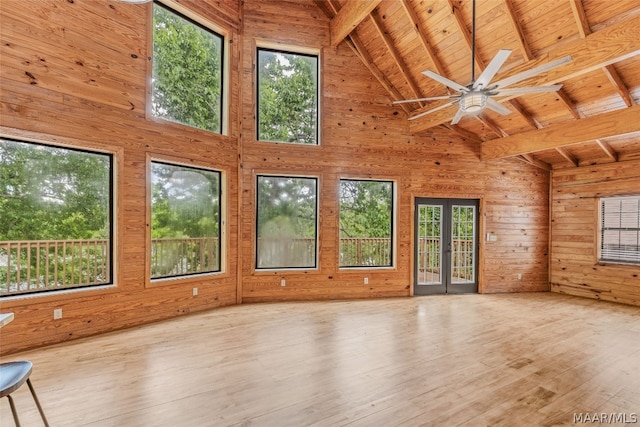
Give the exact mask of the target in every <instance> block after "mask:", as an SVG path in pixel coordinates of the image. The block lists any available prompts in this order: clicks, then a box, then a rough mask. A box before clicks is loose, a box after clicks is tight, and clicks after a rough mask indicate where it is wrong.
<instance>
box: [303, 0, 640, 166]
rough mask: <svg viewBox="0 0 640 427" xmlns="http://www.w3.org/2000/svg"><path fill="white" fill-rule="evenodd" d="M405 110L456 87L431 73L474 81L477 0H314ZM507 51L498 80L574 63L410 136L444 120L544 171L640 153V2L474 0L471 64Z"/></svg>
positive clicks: (480, 65) (434, 117)
mask: <svg viewBox="0 0 640 427" xmlns="http://www.w3.org/2000/svg"><path fill="white" fill-rule="evenodd" d="M315 2H316V4H317V5H318V7H319V8H321V9H322V10H323V12H324V13H325V14H326V15H327V17H328V18H329V19H330V20H331V36H332V44H333V45H334V46H337V45H339V44H340V43H347V44H348V45H349V46H350V47H351V49H353V51H354V52H355V53H356V54H357V55H358V57H359V58H360V59H361V60H362V62H363V63H364V64H365V66H366V67H367V68H368V69H369V70H370V71H371V73H372V74H373V75H374V76H375V77H376V78H377V79H378V81H379V82H380V84H381V85H382V86H383V87H384V88H385V89H386V90H387V91H388V93H389V98H390V107H389V108H393V109H398V110H400V111H402V110H404V113H406V115H407V118H409V117H412V116H416V115H418V114H420V113H421V112H424V111H427V110H429V109H432V108H435V107H437V106H438V105H440V103H445V102H447V101H431V102H420V103H419V102H416V103H409V104H391V101H395V100H404V99H414V98H423V97H430V96H442V95H448V94H450V92H449V89H448V88H446V87H445V86H444V85H442V84H440V83H438V82H435V81H433V80H431V79H430V78H428V77H426V76H424V75H423V74H422V71H424V70H432V71H434V72H436V73H438V74H441V75H443V76H446V77H448V78H449V79H451V80H453V81H456V82H459V83H461V84H463V85H466V84H467V83H468V82H469V80H470V79H471V45H472V37H471V28H472V2H471V0H315ZM500 49H511V50H512V54H511V56H510V57H509V59H508V60H507V62H506V63H505V64H504V65H503V67H502V68H501V70H500V72H499V73H498V74H497V76H496V77H495V79H494V81H495V80H498V79H502V78H505V77H508V76H510V75H513V74H515V73H518V72H521V71H524V70H528V69H530V68H533V67H535V66H538V65H541V64H545V63H547V62H549V61H551V60H553V59H557V58H560V57H562V56H565V55H571V56H572V57H573V61H572V62H571V63H569V64H566V65H563V66H561V67H559V68H556V69H554V70H552V71H549V72H548V73H545V74H540V75H537V76H534V77H532V78H529V79H527V80H525V81H523V82H521V83H518V84H516V85H514V87H517V86H536V85H543V84H557V83H561V84H563V87H562V89H561V90H560V91H559V92H557V93H539V94H530V95H523V96H520V97H517V98H512V99H508V98H506V97H503V98H499V99H498V100H500V101H501V102H502V103H503V105H505V106H506V107H507V108H509V109H510V110H511V114H509V115H506V116H501V115H499V114H497V113H494V112H493V111H491V110H486V109H485V110H484V111H483V112H482V113H481V114H479V115H477V116H465V117H464V118H463V119H462V120H461V121H460V123H458V124H457V125H451V124H450V122H451V119H452V118H453V116H454V114H455V112H456V110H457V105H455V106H452V107H448V108H445V109H443V110H440V111H438V112H435V113H431V114H428V115H425V116H422V117H420V118H416V119H415V120H411V121H410V122H409V124H410V129H411V131H412V133H414V134H422V133H424V132H427V131H428V130H429V129H430V128H433V127H435V126H444V127H446V128H448V129H449V130H450V131H451V132H454V133H456V134H458V135H461V136H463V137H464V138H466V139H467V140H469V141H471V143H476V144H481V153H482V158H483V159H492V158H502V157H517V158H519V159H521V160H523V161H526V162H528V163H531V164H534V165H536V166H538V167H541V168H544V169H548V170H550V169H557V168H571V167H578V166H583V165H590V164H598V163H610V162H617V161H624V160H628V159H636V158H640V105H638V104H640V1H638V0H615V1H614V0H535V1H534V0H477V4H476V55H475V73H476V76H478V75H479V74H480V73H481V72H482V70H484V68H485V67H486V65H487V64H488V62H489V61H490V60H491V59H492V58H493V56H494V55H495V54H496V53H497V52H498V50H500Z"/></svg>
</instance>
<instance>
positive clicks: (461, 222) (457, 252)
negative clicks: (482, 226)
mask: <svg viewBox="0 0 640 427" xmlns="http://www.w3.org/2000/svg"><path fill="white" fill-rule="evenodd" d="M456 210H457V212H458V214H457V215H456ZM462 212H467V214H466V215H465V216H464V218H462ZM469 212H470V213H471V215H469ZM469 216H471V218H469ZM451 221H452V223H451V243H450V247H451V272H450V273H451V276H450V277H451V283H453V284H459V283H474V282H475V280H476V279H475V270H476V269H475V265H474V264H475V260H476V233H475V223H476V207H475V206H469V205H452V206H451Z"/></svg>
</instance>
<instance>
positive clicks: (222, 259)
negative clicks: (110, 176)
mask: <svg viewBox="0 0 640 427" xmlns="http://www.w3.org/2000/svg"><path fill="white" fill-rule="evenodd" d="M153 163H161V164H165V165H169V166H180V167H186V168H190V169H197V170H204V171H207V172H216V173H218V174H219V177H220V179H219V189H220V196H219V197H220V202H219V204H218V218H219V223H218V229H219V230H220V232H219V237H218V253H219V269H218V270H216V271H205V272H196V273H189V274H182V275H178V276H168V277H151V241H152V239H153V237H152V234H151V226H152V214H153V206H152V193H153V183H152V175H153V171H152V164H153ZM146 169H147V173H146V176H147V183H148V185H147V189H146V216H145V217H146V220H147V227H146V233H145V234H146V235H145V246H146V248H147V249H146V251H145V279H146V280H145V282H146V287H156V286H163V285H168V284H175V283H194V282H202V280H203V278H206V277H224V276H227V275H228V268H227V244H226V243H227V220H226V213H227V211H226V210H227V200H226V191H225V189H226V187H227V173H226V171H225V170H223V169H222V168H220V169H216V168H212V167H211V166H209V165H205V164H203V163H201V162H194V161H192V160H189V159H184V158H179V157H174V156H159V155H154V154H150V153H147V159H146Z"/></svg>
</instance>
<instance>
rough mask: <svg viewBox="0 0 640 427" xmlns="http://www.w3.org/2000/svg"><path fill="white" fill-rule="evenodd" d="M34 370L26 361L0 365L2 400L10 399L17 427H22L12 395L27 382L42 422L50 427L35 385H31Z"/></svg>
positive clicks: (0, 396) (0, 394) (0, 393)
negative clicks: (4, 398)
mask: <svg viewBox="0 0 640 427" xmlns="http://www.w3.org/2000/svg"><path fill="white" fill-rule="evenodd" d="M32 369H33V364H32V363H31V362H29V361H26V360H23V361H19V362H7V363H2V364H0V398H2V397H5V396H6V397H7V399H9V405H11V413H12V414H13V421H14V422H15V423H16V427H20V420H18V413H17V412H16V407H15V404H14V403H13V399H12V398H11V393H13V392H14V391H16V390H17V389H19V388H20V386H22V384H24V383H25V381H26V383H27V385H28V386H29V390H31V395H32V396H33V400H34V401H35V402H36V406H37V407H38V411H40V416H41V417H42V421H44V425H45V426H47V427H49V423H48V422H47V418H46V417H45V416H44V411H43V410H42V406H40V402H39V401H38V396H36V391H35V390H34V389H33V385H31V380H30V379H29V375H31V370H32Z"/></svg>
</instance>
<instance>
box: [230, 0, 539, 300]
mask: <svg viewBox="0 0 640 427" xmlns="http://www.w3.org/2000/svg"><path fill="white" fill-rule="evenodd" d="M283 4H286V6H283ZM283 10H285V11H286V13H287V14H288V16H289V17H288V18H287V19H283V15H282V14H283ZM284 22H286V24H284ZM327 24H328V20H327V19H326V18H325V17H324V16H323V15H322V14H321V13H320V12H319V11H318V10H317V9H315V8H314V7H313V6H312V5H310V4H305V3H302V2H293V1H292V2H277V3H276V2H269V1H247V2H245V7H244V28H245V30H244V38H245V43H244V46H243V49H244V50H243V69H244V75H245V76H252V74H251V70H252V69H254V67H255V64H254V62H255V52H254V46H253V45H254V44H255V43H256V42H255V41H253V40H257V43H260V42H263V43H264V42H268V43H270V44H276V45H281V46H283V47H286V46H289V45H293V46H296V45H297V46H309V47H313V48H318V49H321V50H322V51H321V58H322V85H323V87H322V88H323V94H324V96H323V97H322V121H323V123H322V140H321V145H320V146H319V147H299V146H292V145H290V144H273V143H266V142H257V141H256V136H255V135H256V131H255V122H254V121H253V120H252V119H249V120H246V118H252V117H253V115H252V113H253V102H254V99H255V98H254V96H255V95H254V89H253V88H254V85H253V81H251V80H250V79H249V78H246V79H243V82H242V84H243V87H242V91H241V92H242V95H243V106H244V108H245V110H244V111H243V119H245V120H243V125H242V135H243V137H242V149H243V157H242V184H241V185H242V186H243V195H246V197H243V200H242V213H243V218H242V221H241V224H240V226H241V235H242V236H243V238H242V239H241V240H242V272H241V274H242V299H243V301H245V302H248V301H272V300H300V299H318V298H347V297H358V298H362V297H378V296H405V295H409V294H410V292H411V285H412V282H413V273H412V271H413V270H412V269H413V264H412V258H413V228H412V226H413V224H412V223H413V200H414V198H415V197H459V198H477V199H481V200H482V205H481V208H482V209H483V216H482V225H481V231H483V235H484V234H486V233H492V234H494V235H495V236H496V237H497V241H496V242H484V241H482V242H481V245H482V247H481V253H482V255H483V256H482V260H481V262H482V266H481V271H480V274H481V279H482V282H481V291H483V292H504V291H541V290H548V276H547V270H548V266H547V251H548V185H549V181H548V173H547V172H545V171H542V170H539V169H537V168H534V167H531V166H528V165H526V164H524V163H521V162H519V161H515V160H511V161H495V162H480V161H479V160H478V156H479V146H478V145H477V143H472V142H468V141H464V140H462V139H460V137H457V136H453V137H452V134H451V133H450V132H448V131H446V130H444V128H437V129H435V130H433V131H432V132H431V133H430V135H428V136H424V137H414V136H411V135H410V134H409V131H408V125H407V120H406V115H405V114H404V113H403V112H402V110H401V109H399V108H393V107H391V106H390V100H389V97H388V95H387V93H386V92H385V91H384V89H383V88H382V87H381V85H379V84H378V82H377V80H375V78H374V77H373V76H372V75H371V73H370V72H369V71H368V70H367V69H366V68H365V67H364V66H362V65H361V64H360V63H359V61H358V59H357V58H356V57H355V55H354V53H353V52H352V51H351V50H350V49H349V48H348V47H347V46H346V45H345V44H341V45H339V46H338V48H337V49H333V48H331V47H329V46H330V35H329V31H328V27H327ZM291 30H294V31H295V32H294V33H291ZM250 106H251V109H249V110H248V111H247V108H249V107H250ZM261 173H293V174H312V175H316V176H319V177H320V181H321V187H322V190H321V194H320V224H321V226H320V259H319V268H318V269H317V270H308V271H301V272H286V271H275V272H268V273H267V272H261V271H258V272H256V271H255V269H254V259H255V252H254V246H255V242H254V240H253V238H254V227H255V216H254V212H255V193H254V192H253V190H254V189H253V183H254V182H255V175H256V174H261ZM350 177H357V178H380V179H392V180H395V181H396V182H397V185H398V189H399V191H398V193H399V194H398V206H397V224H396V225H397V236H396V237H397V248H396V249H397V254H396V255H397V257H396V258H397V261H396V267H395V268H394V269H380V270H344V269H343V270H341V269H339V268H338V253H337V246H338V203H337V199H338V194H337V191H338V186H339V180H340V179H341V178H350ZM518 273H520V274H522V279H521V280H520V281H519V280H517V274H518ZM365 276H366V277H367V278H368V279H369V283H368V285H364V280H363V279H364V277H365ZM283 278H284V279H285V280H286V286H285V287H282V286H280V280H281V279H283Z"/></svg>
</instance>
